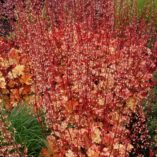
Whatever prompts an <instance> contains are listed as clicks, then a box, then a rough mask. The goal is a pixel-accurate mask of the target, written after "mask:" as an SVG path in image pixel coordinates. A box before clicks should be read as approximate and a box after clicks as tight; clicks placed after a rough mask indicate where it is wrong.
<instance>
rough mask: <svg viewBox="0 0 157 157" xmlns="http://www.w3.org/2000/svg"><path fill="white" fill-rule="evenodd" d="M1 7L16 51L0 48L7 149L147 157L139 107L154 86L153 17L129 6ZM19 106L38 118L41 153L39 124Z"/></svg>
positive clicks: (56, 4) (149, 152) (148, 144)
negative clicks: (10, 142) (11, 141)
mask: <svg viewBox="0 0 157 157" xmlns="http://www.w3.org/2000/svg"><path fill="white" fill-rule="evenodd" d="M9 2H10V6H11V4H12V5H13V6H15V14H14V15H13V18H14V19H15V22H14V23H12V30H14V31H13V32H12V34H14V35H13V38H12V40H13V41H14V47H16V48H13V46H10V43H6V42H5V41H4V40H1V42H0V44H1V45H2V46H0V48H1V49H0V51H1V58H0V59H1V60H0V72H1V73H0V91H1V95H0V98H1V101H4V106H5V108H6V109H7V110H8V112H10V113H9V115H8V119H10V122H11V125H12V126H13V127H14V128H15V129H16V131H17V132H18V136H17V135H15V143H16V142H17V143H20V144H22V146H23V145H24V147H27V149H28V150H27V155H28V156H29V155H33V156H41V157H46V156H48V157H50V156H56V157H63V156H65V157H77V156H80V157H99V156H100V157H117V156H119V157H129V156H141V155H145V156H150V157H152V156H153V152H152V150H151V142H150V138H149V135H148V130H147V125H146V120H147V117H145V115H144V112H143V107H142V102H143V99H144V98H145V97H146V96H147V94H148V93H149V91H150V89H151V88H152V87H153V85H154V80H153V73H154V71H155V69H156V48H157V44H156V43H157V42H156V28H155V25H154V20H153V19H154V14H155V12H152V16H149V18H148V17H147V16H142V12H141V11H142V9H141V10H140V13H139V10H136V9H137V8H136V7H137V6H138V5H139V4H137V3H135V1H133V2H131V1H127V3H126V1H122V2H121V7H122V8H123V10H121V7H120V5H119V4H120V1H118V0H117V1H115V2H114V1H111V0H106V1H103V0H98V1H95V0H90V1H81V0H78V1H75V0H73V1H70V0H66V1H64V0H58V1H49V0H48V1H40V2H39V1H25V2H23V1H18V3H16V1H15V3H11V1H9ZM3 5H4V3H3ZM140 6H141V8H144V6H142V5H140ZM150 6H152V5H150ZM13 8H14V7H13ZM130 8H133V10H132V11H130ZM150 8H151V7H147V10H149V9H150ZM127 11H128V12H127ZM4 12H5V11H4ZM122 13H126V16H122ZM7 16H8V17H9V15H7ZM3 45H6V47H8V48H5V47H4V46H3ZM11 47H12V48H11ZM2 48H3V49H2ZM4 50H5V52H4ZM19 102H27V104H28V105H31V106H32V108H33V110H34V111H35V112H36V113H39V112H42V113H44V119H45V123H46V127H48V128H49V131H50V132H51V134H50V135H48V136H47V148H43V149H41V147H42V146H45V144H44V142H43V136H42V130H40V129H41V128H43V127H42V126H41V127H40V126H39V124H38V122H42V118H41V117H40V116H39V115H38V116H37V117H36V118H35V117H32V116H29V114H27V113H26V114H25V111H27V110H26V109H25V108H24V109H21V108H20V107H18V106H19V105H18V104H19ZM15 106H17V107H15ZM19 117H20V118H19ZM2 123H4V120H2ZM31 124H33V126H32V125H31ZM19 126H23V128H24V129H21V127H19ZM30 126H31V127H30ZM44 126H45V124H44ZM28 128H29V129H30V133H28V134H27V131H28ZM149 128H150V127H149ZM44 134H45V132H44ZM23 135H25V136H23ZM30 137H32V140H28V139H29V138H30ZM37 142H38V143H37ZM23 150H25V149H24V148H23ZM18 151H19V148H17V153H18ZM15 152H16V150H15ZM24 152H25V151H24Z"/></svg>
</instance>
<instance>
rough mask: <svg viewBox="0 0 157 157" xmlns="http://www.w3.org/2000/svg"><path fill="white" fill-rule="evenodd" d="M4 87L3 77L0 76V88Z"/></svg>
mask: <svg viewBox="0 0 157 157" xmlns="http://www.w3.org/2000/svg"><path fill="white" fill-rule="evenodd" d="M5 87H6V82H5V78H4V77H2V76H0V88H2V89H4V88H5Z"/></svg>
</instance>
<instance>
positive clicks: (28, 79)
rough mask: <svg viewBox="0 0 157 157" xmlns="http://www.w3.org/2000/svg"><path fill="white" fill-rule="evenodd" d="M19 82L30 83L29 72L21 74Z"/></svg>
mask: <svg viewBox="0 0 157 157" xmlns="http://www.w3.org/2000/svg"><path fill="white" fill-rule="evenodd" d="M20 82H21V83H22V84H26V85H31V84H32V76H31V75H29V74H25V75H22V76H21V79H20Z"/></svg>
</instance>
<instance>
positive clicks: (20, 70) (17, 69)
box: [12, 65, 25, 78]
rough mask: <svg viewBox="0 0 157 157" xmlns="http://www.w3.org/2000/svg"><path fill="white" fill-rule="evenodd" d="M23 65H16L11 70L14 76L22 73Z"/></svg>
mask: <svg viewBox="0 0 157 157" xmlns="http://www.w3.org/2000/svg"><path fill="white" fill-rule="evenodd" d="M24 68H25V67H24V65H17V66H16V67H15V68H14V69H13V70H12V75H13V77H14V78H17V77H18V76H21V75H23V73H24Z"/></svg>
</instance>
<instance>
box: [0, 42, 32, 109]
mask: <svg viewBox="0 0 157 157" xmlns="http://www.w3.org/2000/svg"><path fill="white" fill-rule="evenodd" d="M3 45H5V43H4V42H2V41H1V42H0V46H3ZM3 48H4V47H3ZM0 51H1V54H0V102H1V103H2V102H3V101H4V104H5V108H7V109H8V110H11V109H12V108H13V106H16V105H17V104H19V103H20V102H27V103H33V81H32V75H31V73H30V66H29V63H28V62H27V61H28V60H27V58H26V57H25V58H24V56H23V55H22V53H21V51H20V50H17V49H14V48H12V49H10V50H9V51H8V52H4V51H3V49H2V50H0Z"/></svg>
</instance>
